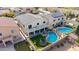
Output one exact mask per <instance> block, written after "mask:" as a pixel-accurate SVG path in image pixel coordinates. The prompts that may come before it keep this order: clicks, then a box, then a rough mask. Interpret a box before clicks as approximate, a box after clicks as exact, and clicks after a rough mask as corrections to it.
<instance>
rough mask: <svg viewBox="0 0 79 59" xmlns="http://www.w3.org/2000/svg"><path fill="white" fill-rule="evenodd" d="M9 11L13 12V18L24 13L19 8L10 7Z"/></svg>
mask: <svg viewBox="0 0 79 59" xmlns="http://www.w3.org/2000/svg"><path fill="white" fill-rule="evenodd" d="M10 10H11V11H13V12H14V13H15V16H17V15H19V14H22V13H24V10H23V9H22V8H20V7H14V8H13V7H12V8H10Z"/></svg>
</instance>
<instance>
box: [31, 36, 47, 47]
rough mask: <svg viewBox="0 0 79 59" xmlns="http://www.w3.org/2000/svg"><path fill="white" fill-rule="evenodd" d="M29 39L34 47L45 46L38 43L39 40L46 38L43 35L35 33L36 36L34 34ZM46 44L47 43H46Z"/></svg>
mask: <svg viewBox="0 0 79 59" xmlns="http://www.w3.org/2000/svg"><path fill="white" fill-rule="evenodd" d="M30 39H31V41H32V42H33V43H34V45H35V47H36V48H43V47H45V46H41V45H40V40H45V39H46V38H45V36H42V35H37V36H34V37H32V38H30ZM47 45H48V43H47Z"/></svg>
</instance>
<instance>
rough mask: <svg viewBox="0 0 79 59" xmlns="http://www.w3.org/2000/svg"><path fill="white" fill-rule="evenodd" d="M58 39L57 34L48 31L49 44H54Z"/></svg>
mask: <svg viewBox="0 0 79 59" xmlns="http://www.w3.org/2000/svg"><path fill="white" fill-rule="evenodd" d="M57 39H58V36H57V35H56V33H54V32H52V31H48V36H47V40H48V42H49V43H54V42H56V41H57Z"/></svg>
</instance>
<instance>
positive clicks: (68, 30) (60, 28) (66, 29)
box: [58, 27, 72, 33]
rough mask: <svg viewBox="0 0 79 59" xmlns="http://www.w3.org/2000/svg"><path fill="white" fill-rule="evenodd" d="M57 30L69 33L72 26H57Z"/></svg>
mask: <svg viewBox="0 0 79 59" xmlns="http://www.w3.org/2000/svg"><path fill="white" fill-rule="evenodd" d="M58 31H59V32H61V33H70V32H72V28H69V27H59V28H58Z"/></svg>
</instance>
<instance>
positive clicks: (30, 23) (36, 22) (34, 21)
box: [15, 13, 48, 36]
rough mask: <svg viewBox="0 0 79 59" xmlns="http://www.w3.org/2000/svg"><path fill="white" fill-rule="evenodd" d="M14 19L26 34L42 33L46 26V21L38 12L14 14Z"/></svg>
mask: <svg viewBox="0 0 79 59" xmlns="http://www.w3.org/2000/svg"><path fill="white" fill-rule="evenodd" d="M15 19H16V20H17V21H18V24H19V25H20V26H21V27H22V29H23V30H24V32H25V33H26V34H27V35H28V36H34V35H37V34H40V33H43V32H44V31H46V30H47V28H48V25H47V22H48V21H47V20H46V19H44V18H43V17H41V16H39V15H38V14H35V15H34V14H31V13H26V14H21V15H18V16H16V17H15Z"/></svg>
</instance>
